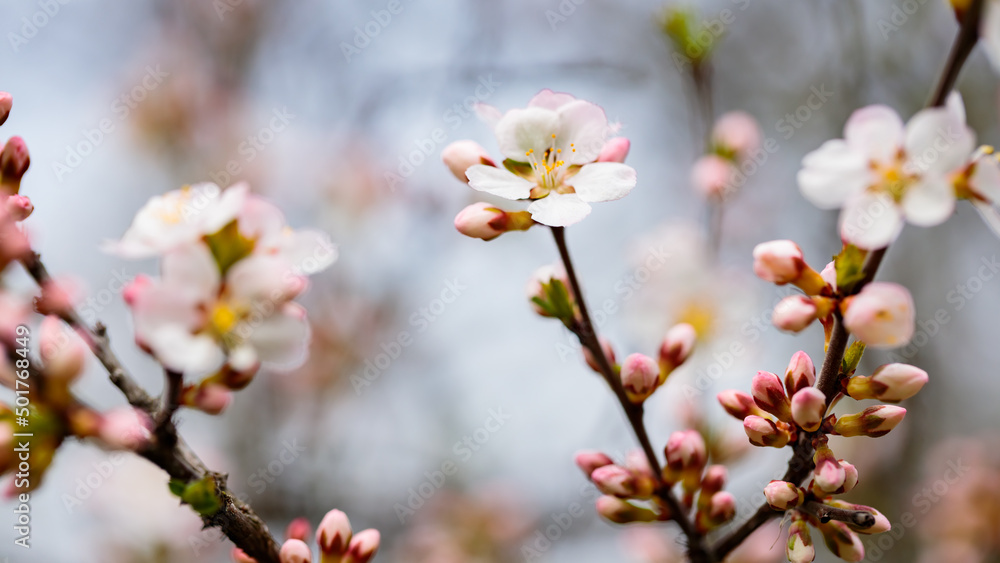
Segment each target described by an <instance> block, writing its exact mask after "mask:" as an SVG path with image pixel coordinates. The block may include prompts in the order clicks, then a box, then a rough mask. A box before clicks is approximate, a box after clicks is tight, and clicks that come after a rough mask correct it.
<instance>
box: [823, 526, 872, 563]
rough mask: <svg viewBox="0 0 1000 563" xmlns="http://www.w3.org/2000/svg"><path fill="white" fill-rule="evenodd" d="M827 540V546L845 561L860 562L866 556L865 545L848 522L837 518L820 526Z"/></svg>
mask: <svg viewBox="0 0 1000 563" xmlns="http://www.w3.org/2000/svg"><path fill="white" fill-rule="evenodd" d="M818 528H819V531H820V532H822V533H823V539H825V540H826V546H827V547H828V548H830V551H831V552H833V554H834V555H836V556H837V557H839V558H841V559H843V560H844V561H851V562H855V563H856V562H858V561H862V560H864V558H865V546H864V545H862V544H861V538H859V537H858V535H857V534H855V533H854V532H853V531H852V530H851V529H850V528H848V527H847V524H844V523H843V522H839V521H837V520H831V521H830V522H827V523H826V524H820V525H819V526H818Z"/></svg>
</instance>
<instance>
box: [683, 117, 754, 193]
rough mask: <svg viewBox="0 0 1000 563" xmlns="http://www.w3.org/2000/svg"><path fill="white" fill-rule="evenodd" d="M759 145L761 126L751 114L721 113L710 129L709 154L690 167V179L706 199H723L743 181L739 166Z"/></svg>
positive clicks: (743, 176) (733, 191) (744, 177)
mask: <svg viewBox="0 0 1000 563" xmlns="http://www.w3.org/2000/svg"><path fill="white" fill-rule="evenodd" d="M759 148H760V127H759V126H758V124H757V120H755V119H754V118H753V116H751V115H750V114H748V113H746V112H743V111H731V112H729V113H726V114H723V115H722V116H721V117H719V119H718V121H716V123H715V126H714V127H713V128H712V138H711V147H710V151H709V153H708V154H706V155H704V156H702V157H701V158H699V159H698V160H697V161H695V163H694V167H693V168H692V169H691V182H692V183H693V184H694V187H695V188H696V189H697V190H698V192H699V193H700V194H701V195H702V196H704V197H705V198H707V199H709V200H713V201H722V200H724V199H726V198H727V197H729V196H731V195H733V193H735V192H736V190H737V189H738V188H739V187H740V185H742V184H743V182H745V181H746V175H744V174H743V173H742V172H741V170H740V167H741V166H742V165H743V163H744V162H746V161H747V160H748V159H749V158H751V155H752V154H753V153H754V152H756V151H758V150H759Z"/></svg>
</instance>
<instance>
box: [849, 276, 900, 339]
mask: <svg viewBox="0 0 1000 563" xmlns="http://www.w3.org/2000/svg"><path fill="white" fill-rule="evenodd" d="M914 323H915V311H914V306H913V297H911V296H910V292H909V290H907V289H906V288H905V287H903V286H901V285H899V284H895V283H888V282H875V283H870V284H868V285H866V286H865V287H864V289H862V290H861V292H860V293H858V294H857V295H856V296H854V297H853V298H851V299H850V301H849V304H848V305H847V310H846V311H845V312H844V326H846V327H847V330H849V331H851V333H852V334H854V335H855V336H856V337H858V339H859V340H861V341H862V342H864V343H865V344H867V345H868V346H872V347H874V348H895V347H898V346H905V345H906V344H907V343H908V342H909V341H910V338H912V337H913V332H914V330H915V324H914Z"/></svg>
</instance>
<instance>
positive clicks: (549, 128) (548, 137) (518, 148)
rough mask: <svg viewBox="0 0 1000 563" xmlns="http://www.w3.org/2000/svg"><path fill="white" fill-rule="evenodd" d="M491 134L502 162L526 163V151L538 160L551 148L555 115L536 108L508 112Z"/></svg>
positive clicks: (556, 117)
mask: <svg viewBox="0 0 1000 563" xmlns="http://www.w3.org/2000/svg"><path fill="white" fill-rule="evenodd" d="M495 132H496V136H497V143H498V144H499V145H500V152H501V153H503V155H504V156H505V157H506V158H509V159H511V160H513V161H515V162H529V159H528V156H527V153H528V151H533V152H534V154H535V156H536V157H537V158H542V155H543V154H544V153H545V150H546V149H548V148H550V147H552V141H553V137H552V136H553V135H555V134H556V133H558V132H559V114H558V113H556V112H554V111H552V110H549V109H544V108H537V107H535V108H525V109H512V110H510V111H508V112H507V113H506V114H505V115H504V116H503V117H502V118H501V119H500V121H499V122H498V123H497V126H496V131H495Z"/></svg>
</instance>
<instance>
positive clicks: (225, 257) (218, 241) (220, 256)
mask: <svg viewBox="0 0 1000 563" xmlns="http://www.w3.org/2000/svg"><path fill="white" fill-rule="evenodd" d="M205 242H206V243H208V248H209V249H210V250H211V251H212V256H213V257H214V258H215V263H216V264H218V266H219V272H221V273H222V275H226V272H228V271H229V268H231V267H232V266H233V264H235V263H237V262H239V261H240V260H242V259H244V258H246V257H247V256H249V255H250V253H251V252H253V246H254V241H253V240H251V239H248V238H246V237H244V236H243V235H242V234H241V233H240V228H239V225H237V224H236V221H235V220H233V221H230V222H229V223H228V224H227V225H226V226H225V227H222V228H221V229H219V230H218V231H217V232H215V233H212V234H210V235H208V236H206V237H205Z"/></svg>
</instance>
